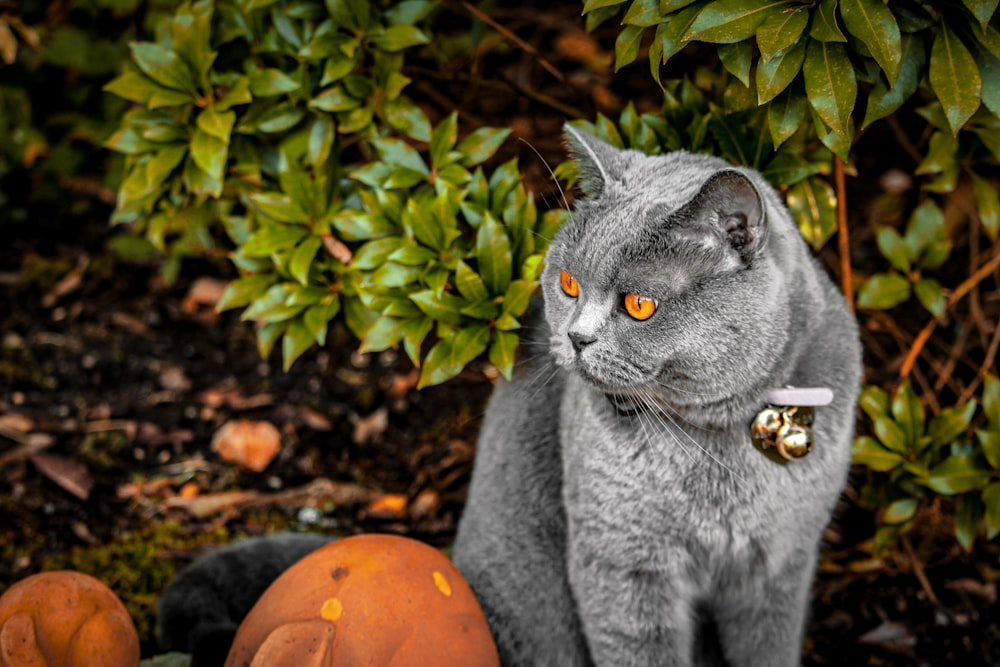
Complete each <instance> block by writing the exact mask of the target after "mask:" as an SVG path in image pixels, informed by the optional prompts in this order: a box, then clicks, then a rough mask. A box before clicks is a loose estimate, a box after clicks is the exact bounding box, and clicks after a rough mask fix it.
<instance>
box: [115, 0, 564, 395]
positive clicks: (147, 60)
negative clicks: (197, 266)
mask: <svg viewBox="0 0 1000 667" xmlns="http://www.w3.org/2000/svg"><path fill="white" fill-rule="evenodd" d="M434 6H435V3H434V2H430V1H425V0H405V1H404V2H399V3H396V4H393V5H391V6H388V7H384V8H383V7H381V6H376V5H372V4H370V3H368V2H361V1H344V2H336V1H333V0H331V1H329V2H326V3H325V4H324V3H321V2H310V1H301V2H287V3H278V2H274V1H270V2H269V1H266V0H263V1H262V0H256V1H253V2H224V1H220V2H210V1H207V0H203V1H201V2H196V3H194V4H188V3H186V4H184V5H183V6H182V8H181V9H180V10H179V11H178V12H177V14H176V15H175V16H174V17H173V18H172V19H170V20H169V21H167V22H165V23H163V24H161V25H160V29H159V31H158V35H159V39H158V41H157V42H138V43H133V44H131V45H130V48H131V51H132V64H130V65H129V66H128V67H127V68H126V70H125V71H124V72H123V73H122V74H121V76H119V77H118V78H116V79H115V80H114V81H112V82H111V83H110V84H108V86H107V89H108V90H109V91H111V92H113V93H115V94H117V95H120V96H123V97H125V98H127V99H130V100H132V101H133V102H136V103H138V105H139V106H138V107H136V108H134V109H132V110H130V111H129V112H128V113H127V114H126V115H125V117H124V118H123V121H122V126H121V129H120V130H119V131H118V132H116V133H115V135H114V136H113V137H111V139H110V140H109V141H108V145H109V146H110V147H111V148H113V149H115V150H117V151H120V152H123V153H125V154H126V155H127V156H128V158H127V160H126V166H125V177H124V179H123V181H122V185H121V187H120V189H119V196H118V206H117V209H116V211H115V216H114V220H115V221H116V222H129V223H133V224H134V226H135V227H136V228H137V229H139V230H142V231H143V232H144V233H145V234H146V236H147V238H149V239H150V240H151V241H152V242H153V243H154V244H155V245H156V246H157V247H158V248H160V249H162V250H165V251H168V252H169V253H170V254H171V256H172V257H173V258H175V262H176V259H177V258H180V257H183V256H185V255H189V254H198V253H204V252H206V251H207V252H212V251H214V249H216V248H219V247H222V246H221V245H220V243H219V240H218V239H217V238H216V237H215V236H214V235H213V232H214V229H213V226H214V224H215V223H217V222H218V221H221V222H222V224H223V226H224V228H225V233H226V235H227V236H228V239H229V242H231V243H232V244H233V245H234V246H235V247H236V250H235V252H232V253H231V254H229V257H230V259H231V260H232V261H233V263H234V264H235V265H236V266H237V267H238V268H239V269H240V271H241V272H242V273H243V274H244V277H242V278H240V279H238V280H236V281H234V282H233V283H232V284H231V285H230V286H229V288H228V290H227V291H226V293H225V295H224V296H223V298H222V302H221V303H220V305H219V307H220V308H223V309H224V308H238V307H246V309H245V310H244V312H243V317H244V318H245V319H248V320H253V321H255V322H258V323H259V324H260V325H261V326H260V329H259V335H258V339H259V341H260V349H261V353H262V354H263V355H265V356H266V355H267V354H269V352H270V350H271V348H272V346H273V345H274V344H275V343H276V342H277V341H278V340H279V339H281V340H282V352H283V357H284V363H285V366H286V367H288V366H289V365H290V364H291V363H292V362H293V361H294V360H295V359H296V358H297V357H298V356H299V355H301V354H302V353H303V352H304V351H305V350H307V349H308V348H309V347H311V346H312V345H313V344H320V345H322V344H324V342H325V337H326V331H327V326H328V323H329V321H330V320H331V319H332V318H333V317H335V316H336V315H337V314H338V313H340V312H342V313H343V315H344V321H345V322H346V324H347V326H348V327H349V328H350V329H351V330H352V331H353V332H354V333H355V334H356V335H357V336H358V338H359V339H360V340H361V349H362V350H363V351H379V350H384V349H386V348H390V347H395V346H397V345H398V344H400V343H402V345H403V347H404V349H405V350H406V352H407V354H408V355H409V356H410V358H411V359H412V360H413V362H414V364H417V365H421V366H422V373H421V377H420V385H421V386H425V385H428V384H435V383H439V382H442V381H444V380H447V379H448V378H451V377H453V376H455V375H456V374H458V373H459V372H460V371H461V370H462V368H463V367H464V366H465V365H466V364H468V363H469V362H470V361H472V360H473V359H475V358H476V357H478V356H479V355H480V354H482V353H483V352H486V351H488V354H489V358H490V360H491V361H492V362H493V363H494V364H495V365H496V366H497V367H498V368H500V369H501V370H502V371H503V372H505V373H509V372H510V370H511V368H512V365H513V360H514V356H513V355H514V350H515V348H516V346H517V335H516V333H515V332H516V330H517V328H518V327H519V318H520V317H521V315H522V314H523V313H524V311H525V309H526V308H527V306H528V301H529V297H530V295H531V293H532V292H533V291H534V289H535V287H536V286H537V278H538V274H539V272H540V270H541V259H542V256H543V253H544V250H545V246H544V241H543V240H544V239H547V238H550V237H551V234H552V232H553V231H554V228H555V226H556V225H557V224H558V222H559V220H560V218H561V216H562V213H561V212H559V211H551V212H547V213H544V214H542V213H539V212H538V211H537V209H536V207H535V204H534V201H533V199H532V197H531V195H529V194H527V193H526V192H525V190H524V188H523V186H522V185H521V184H520V179H519V173H518V171H517V167H516V165H515V164H514V163H507V164H505V165H503V166H501V167H499V168H497V169H496V170H495V171H493V172H492V174H489V175H488V174H487V173H486V172H485V171H484V170H483V169H482V167H481V166H480V165H481V164H482V163H483V162H485V161H486V160H488V159H489V158H490V157H491V156H492V155H493V154H494V152H495V151H496V149H497V148H498V147H499V145H500V143H501V142H502V141H503V139H504V138H505V137H506V135H507V133H508V131H507V130H500V129H493V128H488V127H483V128H479V129H477V130H475V131H473V132H471V133H469V134H468V135H467V136H465V137H464V138H462V139H461V140H459V135H458V129H459V128H458V121H457V115H456V114H452V115H450V116H447V117H445V118H444V119H442V120H441V121H440V122H439V123H438V124H437V126H436V127H432V126H431V123H430V121H429V120H428V118H427V116H426V115H425V113H424V112H423V111H422V110H421V109H420V108H418V107H417V106H416V105H414V104H413V103H412V102H411V101H410V100H409V99H408V98H407V97H406V95H405V94H404V91H405V89H406V86H407V84H408V83H409V79H408V78H407V77H406V76H405V75H404V74H403V73H402V67H403V64H404V60H405V57H406V54H407V52H408V51H410V50H412V49H414V48H419V47H420V46H421V45H424V44H427V43H428V42H429V41H430V39H431V37H430V34H429V32H428V23H427V16H428V14H430V13H431V12H432V11H433V9H434ZM412 144H417V145H419V146H421V150H418V149H416V148H414V147H413V145H412ZM176 266H177V265H176V263H175V264H174V265H173V268H174V269H176ZM432 330H433V331H434V332H435V334H436V336H435V338H436V340H435V342H434V344H433V346H431V347H430V348H429V350H427V351H426V353H425V352H424V350H423V342H424V340H425V339H426V338H427V337H428V334H429V333H431V331H432Z"/></svg>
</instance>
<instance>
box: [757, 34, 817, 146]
mask: <svg viewBox="0 0 1000 667" xmlns="http://www.w3.org/2000/svg"><path fill="white" fill-rule="evenodd" d="M805 57H806V47H805V44H796V45H795V46H793V47H792V48H790V49H788V50H787V51H784V52H782V53H780V54H779V55H777V56H775V57H773V58H771V59H770V60H763V59H761V61H760V64H758V65H757V82H756V84H757V99H758V100H759V103H760V104H764V103H765V102H769V101H771V100H772V99H774V98H775V97H777V96H778V94H779V93H781V92H782V91H784V90H785V89H786V88H788V85H789V84H790V83H791V82H792V81H793V80H794V79H795V77H796V76H797V75H798V73H799V71H800V70H801V69H802V61H803V60H805ZM778 145H780V142H779V144H778Z"/></svg>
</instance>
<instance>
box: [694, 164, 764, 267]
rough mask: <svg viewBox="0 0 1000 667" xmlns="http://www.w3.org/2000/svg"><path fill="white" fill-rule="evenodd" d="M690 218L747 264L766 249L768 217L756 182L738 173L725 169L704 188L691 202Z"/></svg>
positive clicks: (702, 187)
mask: <svg viewBox="0 0 1000 667" xmlns="http://www.w3.org/2000/svg"><path fill="white" fill-rule="evenodd" d="M686 208H688V211H687V213H688V215H690V216H691V218H692V219H693V220H696V221H698V222H699V223H701V224H708V225H710V226H711V227H712V231H713V233H714V235H715V236H716V237H717V238H724V239H725V241H726V242H727V243H728V244H729V246H730V247H731V248H732V249H733V250H735V251H736V252H737V253H738V254H739V256H740V259H741V260H742V261H743V262H744V263H746V262H748V261H749V260H750V259H751V258H752V257H753V256H754V255H755V254H757V252H758V251H759V250H760V249H761V248H762V247H763V246H764V240H765V235H766V233H767V214H766V211H765V208H764V200H763V197H761V194H760V191H759V190H758V189H757V186H756V185H754V183H753V181H751V180H750V178H749V177H748V176H746V175H745V174H743V173H741V172H739V171H736V170H735V169H723V170H722V171H717V172H716V173H714V174H712V176H711V177H710V178H709V179H708V180H707V181H706V182H705V184H704V185H703V186H701V190H700V191H699V192H698V194H697V195H695V197H694V199H692V200H691V202H690V204H688V206H687V207H686Z"/></svg>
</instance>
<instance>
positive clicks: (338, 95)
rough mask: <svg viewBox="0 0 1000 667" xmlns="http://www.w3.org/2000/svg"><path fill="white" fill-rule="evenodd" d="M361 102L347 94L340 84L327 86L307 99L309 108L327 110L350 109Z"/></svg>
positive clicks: (355, 107) (358, 105)
mask: <svg viewBox="0 0 1000 667" xmlns="http://www.w3.org/2000/svg"><path fill="white" fill-rule="evenodd" d="M361 104H362V102H361V100H359V99H357V98H355V97H352V96H351V95H350V94H348V92H347V91H346V90H344V87H343V86H342V85H340V84H337V85H336V86H331V87H330V88H327V89H326V90H324V91H323V92H321V93H320V94H319V95H317V96H316V97H314V98H312V99H311V100H309V108H311V109H318V110H319V111H329V112H334V111H350V110H351V109H357V108H358V107H360V106H361Z"/></svg>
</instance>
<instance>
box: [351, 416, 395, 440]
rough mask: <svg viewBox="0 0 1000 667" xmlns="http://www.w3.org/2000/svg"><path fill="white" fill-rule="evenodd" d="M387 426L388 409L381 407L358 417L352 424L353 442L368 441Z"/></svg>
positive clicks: (382, 431)
mask: <svg viewBox="0 0 1000 667" xmlns="http://www.w3.org/2000/svg"><path fill="white" fill-rule="evenodd" d="M388 427H389V410H388V409H386V408H384V407H382V408H379V409H378V410H376V411H375V412H373V413H371V414H370V415H368V416H367V417H360V418H359V419H358V421H357V422H355V424H354V442H355V443H356V444H359V445H360V444H361V443H363V442H370V441H372V440H374V439H375V438H377V437H378V436H380V435H382V434H383V433H384V432H385V429H387V428H388Z"/></svg>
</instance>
